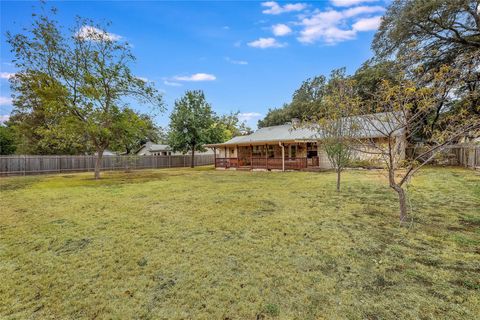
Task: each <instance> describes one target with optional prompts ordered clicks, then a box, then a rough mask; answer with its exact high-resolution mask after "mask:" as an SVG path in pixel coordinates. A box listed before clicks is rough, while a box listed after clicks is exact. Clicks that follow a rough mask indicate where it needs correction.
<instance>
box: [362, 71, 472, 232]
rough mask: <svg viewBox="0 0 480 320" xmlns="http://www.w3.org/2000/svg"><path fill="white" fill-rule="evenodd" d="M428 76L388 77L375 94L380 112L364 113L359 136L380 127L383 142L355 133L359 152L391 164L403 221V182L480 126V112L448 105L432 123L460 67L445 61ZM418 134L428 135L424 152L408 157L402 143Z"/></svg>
mask: <svg viewBox="0 0 480 320" xmlns="http://www.w3.org/2000/svg"><path fill="white" fill-rule="evenodd" d="M429 76H430V77H433V78H434V81H433V83H432V85H431V86H429V87H419V86H418V85H417V84H416V83H415V82H413V81H411V80H405V79H402V80H401V81H399V82H398V84H395V85H393V84H392V83H391V82H389V81H384V82H383V83H382V84H381V85H380V86H379V88H378V90H377V91H376V92H375V93H374V94H373V99H372V103H373V104H374V109H375V110H376V111H377V112H378V113H375V114H368V115H364V116H362V117H359V119H360V120H359V121H358V130H359V131H360V134H359V135H358V136H361V137H368V136H371V133H372V132H376V133H380V134H381V135H383V136H384V137H385V139H384V140H383V141H382V142H379V140H375V139H362V140H361V139H357V142H356V145H357V147H358V148H359V150H360V151H361V152H364V153H368V154H372V155H376V156H377V157H378V158H379V159H381V160H382V161H383V163H384V164H385V166H386V167H387V170H388V181H389V185H390V187H391V188H392V189H393V190H395V192H396V193H397V195H398V200H399V205H400V223H401V224H402V223H405V222H406V221H407V219H408V214H407V195H406V191H405V186H406V185H407V184H408V183H409V181H410V179H411V178H412V177H413V175H414V174H415V173H416V172H418V170H420V169H421V168H422V167H423V166H424V165H426V164H428V163H429V162H430V161H431V160H432V159H433V158H434V157H435V156H436V155H437V154H438V153H439V152H441V151H442V150H443V149H444V148H445V147H446V146H448V145H449V144H452V143H455V142H456V141H458V140H459V139H460V138H462V137H464V136H465V135H468V134H470V135H472V134H473V135H477V136H478V134H479V130H480V119H479V118H478V117H468V118H465V117H462V114H461V113H458V112H451V113H449V112H448V111H446V112H444V113H442V114H441V115H440V116H441V117H442V118H443V119H442V120H443V121H442V122H441V123H442V124H443V126H442V127H441V128H439V127H432V126H431V125H429V123H430V121H431V119H430V118H431V116H432V111H435V110H437V108H438V105H440V104H445V103H446V104H448V103H449V102H450V101H449V100H450V99H451V97H452V94H453V93H451V92H453V90H454V86H452V83H453V82H452V81H451V79H452V77H455V76H456V72H454V71H453V70H451V69H450V68H447V67H442V68H441V70H439V71H438V72H435V73H434V74H433V75H429ZM366 107H367V106H366ZM368 107H369V108H371V107H372V106H368ZM426 131H428V132H427V134H425V133H426ZM418 136H422V137H425V136H427V137H428V139H425V140H423V141H422V150H421V151H420V152H414V153H413V154H412V155H411V156H409V157H406V156H405V154H404V153H403V152H402V150H404V145H405V144H406V142H407V141H415V139H416V137H418Z"/></svg>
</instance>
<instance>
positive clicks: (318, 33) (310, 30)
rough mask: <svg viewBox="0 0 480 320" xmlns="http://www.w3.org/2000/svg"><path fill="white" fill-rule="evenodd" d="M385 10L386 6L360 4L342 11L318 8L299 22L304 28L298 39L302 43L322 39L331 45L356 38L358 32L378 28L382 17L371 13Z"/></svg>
mask: <svg viewBox="0 0 480 320" xmlns="http://www.w3.org/2000/svg"><path fill="white" fill-rule="evenodd" d="M383 11H385V8H383V7H381V6H358V7H354V8H348V9H344V10H341V11H339V10H333V9H327V10H326V11H320V10H316V11H314V12H313V13H312V14H311V15H310V16H308V17H304V18H302V19H301V21H300V23H299V24H300V25H301V26H303V29H302V31H301V32H300V36H299V37H298V38H297V39H298V41H300V42H302V43H315V42H317V41H322V42H324V43H326V44H330V45H333V44H336V43H338V42H342V41H346V40H351V39H355V38H356V36H357V33H358V32H361V31H371V30H376V28H377V27H378V23H379V19H380V17H379V16H375V17H369V15H370V14H372V13H378V12H383ZM355 19H356V20H355Z"/></svg>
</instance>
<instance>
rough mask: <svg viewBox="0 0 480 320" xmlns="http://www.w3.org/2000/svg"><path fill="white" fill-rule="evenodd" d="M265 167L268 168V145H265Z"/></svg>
mask: <svg viewBox="0 0 480 320" xmlns="http://www.w3.org/2000/svg"><path fill="white" fill-rule="evenodd" d="M265 169H266V170H268V146H267V145H265Z"/></svg>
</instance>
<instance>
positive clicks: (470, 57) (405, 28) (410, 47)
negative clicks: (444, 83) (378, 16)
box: [372, 0, 480, 119]
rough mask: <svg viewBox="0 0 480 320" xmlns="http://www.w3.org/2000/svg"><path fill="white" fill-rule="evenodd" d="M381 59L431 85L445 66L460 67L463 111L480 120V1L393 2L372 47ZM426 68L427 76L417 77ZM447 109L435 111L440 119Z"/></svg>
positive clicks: (458, 92) (442, 107)
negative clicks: (390, 60)
mask: <svg viewBox="0 0 480 320" xmlns="http://www.w3.org/2000/svg"><path fill="white" fill-rule="evenodd" d="M372 47H373V49H374V51H375V53H376V57H377V59H385V58H391V57H396V59H397V60H399V61H401V63H402V66H403V68H404V69H405V70H409V69H410V70H414V71H415V72H414V74H413V76H417V78H416V79H415V81H416V82H417V83H419V81H424V82H425V83H424V84H425V85H430V82H431V81H433V80H434V79H433V78H431V77H430V78H429V77H426V76H425V75H429V74H430V75H432V74H433V73H432V72H438V71H439V70H440V68H441V67H442V66H443V65H450V66H456V68H457V70H462V71H463V72H462V74H460V75H459V77H458V78H456V79H451V80H452V81H454V80H455V81H456V82H457V84H456V87H457V90H456V91H457V92H456V93H457V95H458V96H459V97H462V99H463V100H464V101H463V102H462V110H458V111H461V112H464V111H467V112H469V113H470V114H471V115H473V116H479V115H480V107H479V105H480V104H479V102H480V68H479V66H480V64H479V56H480V2H479V1H478V0H434V1H424V0H395V1H394V2H393V3H392V4H391V5H390V6H389V7H388V10H387V12H386V14H385V15H384V17H383V19H382V23H381V25H380V28H379V30H378V32H377V33H376V34H375V38H374V40H373V43H372ZM419 66H420V67H422V68H423V70H424V71H425V72H426V73H425V74H423V75H420V76H419V75H418V74H417V73H416V70H418V67H419ZM445 108H448V106H446V105H440V106H439V108H438V109H437V110H432V112H433V113H434V114H435V115H436V117H435V118H436V119H438V115H439V114H441V113H442V111H443V109H445Z"/></svg>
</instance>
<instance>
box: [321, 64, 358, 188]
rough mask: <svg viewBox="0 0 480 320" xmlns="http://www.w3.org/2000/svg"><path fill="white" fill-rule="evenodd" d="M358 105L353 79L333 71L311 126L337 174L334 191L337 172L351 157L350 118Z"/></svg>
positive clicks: (352, 126)
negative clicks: (320, 110) (318, 111)
mask: <svg viewBox="0 0 480 320" xmlns="http://www.w3.org/2000/svg"><path fill="white" fill-rule="evenodd" d="M359 105H360V98H359V96H358V95H357V93H356V86H355V81H354V80H352V79H351V78H347V77H346V76H345V69H337V70H333V71H332V74H331V77H330V79H329V81H328V85H327V88H326V93H325V95H324V101H323V112H322V113H321V114H320V116H319V119H318V120H317V121H314V122H313V126H314V127H315V128H318V132H319V137H320V138H321V139H322V146H323V148H324V150H325V153H326V154H327V158H328V160H329V161H330V163H331V164H332V166H333V168H334V169H335V172H336V173H337V192H339V191H340V180H341V173H342V171H343V170H344V169H345V167H347V166H348V165H349V163H350V161H351V158H352V156H353V148H352V141H353V138H354V136H355V135H356V129H357V127H356V124H355V122H354V121H352V117H353V116H354V115H355V114H356V113H357V112H358V110H359Z"/></svg>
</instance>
